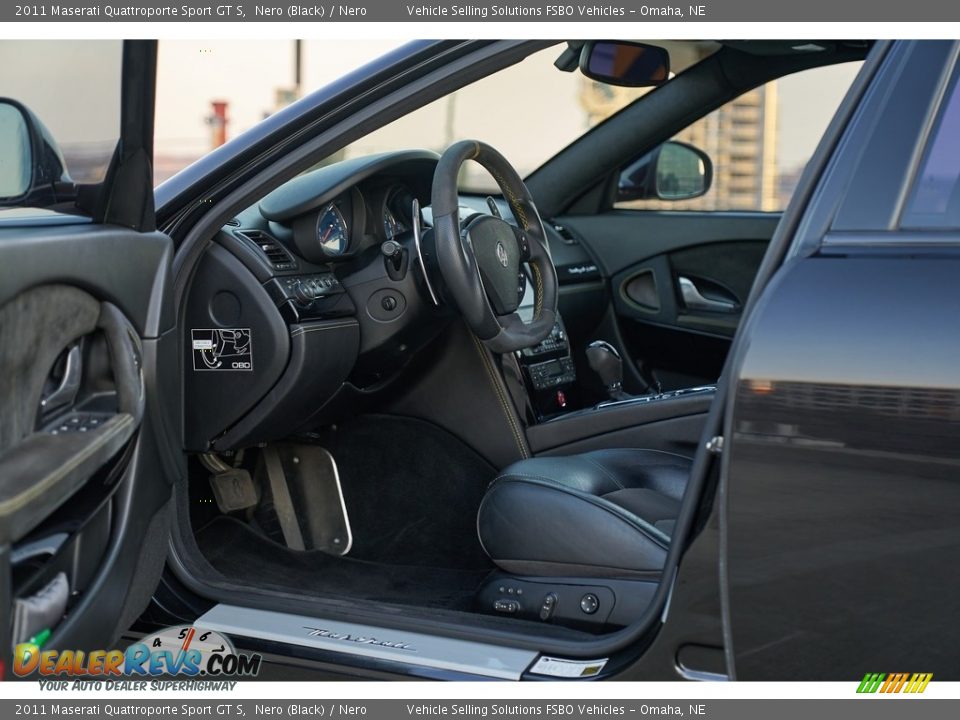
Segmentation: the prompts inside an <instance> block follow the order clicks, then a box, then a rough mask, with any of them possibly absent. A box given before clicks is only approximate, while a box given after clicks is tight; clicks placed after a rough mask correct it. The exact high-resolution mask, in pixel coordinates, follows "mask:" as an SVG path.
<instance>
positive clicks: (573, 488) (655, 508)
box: [477, 449, 692, 577]
mask: <svg viewBox="0 0 960 720" xmlns="http://www.w3.org/2000/svg"><path fill="white" fill-rule="evenodd" d="M691 464H692V461H691V460H690V459H689V458H686V457H683V456H680V455H674V454H672V453H667V452H659V451H652V450H632V449H618V450H600V451H595V452H590V453H584V454H582V455H572V456H568V457H540V458H530V459H526V460H521V461H519V462H516V463H513V464H512V465H510V466H509V467H507V468H506V469H504V471H503V472H502V473H501V474H500V475H499V476H498V477H497V478H496V479H495V480H494V481H493V482H492V483H491V484H490V487H489V488H488V490H487V493H486V495H485V496H484V499H483V501H482V503H481V505H480V509H479V512H478V515H477V532H478V534H479V536H480V542H481V544H482V545H483V548H484V550H485V551H486V552H487V554H488V555H489V556H490V557H491V559H492V560H493V561H494V562H495V563H497V564H498V565H499V566H500V567H501V568H503V569H504V570H507V571H510V568H514V570H516V568H519V567H523V568H526V569H527V571H531V568H533V569H535V568H537V567H542V568H544V572H548V569H549V572H550V573H552V574H557V573H558V572H559V570H562V569H564V568H565V569H566V572H567V574H569V575H571V576H574V577H612V576H624V577H628V576H629V577H633V576H642V575H648V574H650V573H654V572H658V571H659V570H660V569H661V568H662V566H663V562H664V560H665V558H666V551H667V548H668V547H669V543H670V537H669V531H671V530H672V528H673V522H674V521H675V519H676V515H677V513H678V512H679V509H680V499H681V498H682V495H683V490H684V487H685V485H686V481H687V477H688V475H689V472H690V467H691Z"/></svg>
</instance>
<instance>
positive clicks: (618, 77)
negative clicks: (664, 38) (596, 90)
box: [580, 40, 670, 87]
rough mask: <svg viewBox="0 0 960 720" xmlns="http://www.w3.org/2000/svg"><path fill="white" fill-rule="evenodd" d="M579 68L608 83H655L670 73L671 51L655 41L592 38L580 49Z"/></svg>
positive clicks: (663, 80)
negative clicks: (599, 39) (600, 39)
mask: <svg viewBox="0 0 960 720" xmlns="http://www.w3.org/2000/svg"><path fill="white" fill-rule="evenodd" d="M580 72H582V73H583V74H584V75H586V76H587V77H588V78H590V79H591V80H597V81H599V82H602V83H607V84H608V85H620V86H623V87H655V86H657V85H662V84H663V83H665V82H666V81H667V79H668V78H669V77H670V54H669V53H668V52H667V51H666V50H664V49H663V48H661V47H657V46H656V45H646V44H644V43H637V42H629V41H626V40H603V41H593V40H592V41H590V42H588V43H585V44H584V46H583V48H582V50H581V51H580Z"/></svg>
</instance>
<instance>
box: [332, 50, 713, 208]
mask: <svg viewBox="0 0 960 720" xmlns="http://www.w3.org/2000/svg"><path fill="white" fill-rule="evenodd" d="M653 44H654V45H659V46H663V47H665V48H666V49H667V50H668V51H669V52H670V70H671V76H675V75H677V74H679V73H681V72H683V71H684V70H686V69H687V68H689V67H690V66H692V65H694V64H696V63H698V62H700V61H701V60H703V59H704V58H706V57H708V56H709V55H711V54H713V53H714V52H716V50H717V48H718V47H719V46H718V45H717V44H716V43H711V42H654V43H653ZM562 48H563V46H562V45H553V46H551V47H549V48H547V49H545V50H541V51H539V52H536V53H533V54H532V55H530V56H529V57H527V58H525V59H524V60H523V61H521V62H519V63H517V64H516V65H512V66H510V67H508V68H505V69H503V70H501V71H500V72H497V73H494V74H493V75H490V76H488V77H485V78H483V79H482V80H479V81H477V82H475V83H473V84H471V85H468V86H466V87H464V88H462V89H460V90H458V91H456V92H454V93H451V94H449V95H446V96H444V97H442V98H440V99H439V100H436V101H434V102H432V103H430V104H428V105H425V106H424V107H422V108H419V109H418V110H415V111H413V112H411V113H409V114H407V115H405V116H403V117H401V118H399V119H398V120H396V121H395V122H392V123H390V124H389V125H386V126H384V127H382V128H380V129H379V130H376V131H374V132H372V133H370V134H369V135H367V136H365V137H363V138H361V139H360V140H357V141H356V142H354V143H352V144H350V145H348V146H347V147H346V148H344V149H343V150H342V151H341V152H339V153H338V154H337V155H336V156H334V157H332V158H330V159H329V161H334V160H339V159H344V158H349V157H356V156H359V155H367V154H372V153H378V152H385V151H389V150H397V149H399V148H426V149H430V150H435V151H437V152H443V151H444V150H445V149H446V148H447V147H449V146H450V145H452V144H453V143H455V142H458V141H460V140H466V139H476V140H483V141H484V142H486V143H488V144H489V145H492V146H493V147H494V148H496V149H497V150H498V151H500V153H502V154H503V155H504V156H505V157H507V158H509V159H510V163H511V164H512V165H513V166H514V167H515V168H516V169H517V172H519V173H520V176H521V177H526V176H527V175H528V174H530V173H531V172H533V171H534V170H536V169H537V168H538V167H540V166H541V165H542V164H543V163H545V162H546V161H547V160H549V159H550V158H551V157H553V156H554V155H555V154H556V153H558V152H559V151H560V150H562V149H563V148H564V147H566V146H567V145H569V144H570V143H571V142H573V141H574V140H576V139H577V138H578V137H580V136H581V135H583V133H585V132H586V131H587V130H589V129H590V128H591V127H593V126H594V125H596V124H597V123H598V122H600V121H601V120H603V119H604V118H606V117H608V116H610V115H612V114H614V113H615V112H618V111H619V110H621V109H622V108H624V107H625V106H627V105H629V104H630V103H632V102H633V101H635V100H636V99H638V98H639V97H641V96H643V95H644V94H646V93H647V92H649V91H650V88H623V87H614V86H611V85H607V84H605V83H601V82H596V81H594V80H591V79H589V78H587V77H585V76H584V75H582V74H581V73H580V72H578V71H574V72H569V73H568V72H561V71H559V70H557V68H556V67H555V66H554V61H556V59H557V58H558V56H559V55H560V52H561V50H562ZM668 82H669V81H668ZM460 187H461V188H462V189H464V190H465V191H467V192H476V193H488V192H494V193H499V188H498V187H497V185H496V183H495V182H494V181H493V178H491V177H490V176H489V174H488V173H487V172H486V171H485V170H484V169H483V168H481V167H480V166H479V165H476V164H475V163H465V164H464V165H463V168H462V170H461V176H460Z"/></svg>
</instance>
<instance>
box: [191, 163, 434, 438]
mask: <svg viewBox="0 0 960 720" xmlns="http://www.w3.org/2000/svg"><path fill="white" fill-rule="evenodd" d="M438 160H439V156H438V155H437V154H436V153H433V152H429V151H423V150H413V151H401V152H395V153H386V154H381V155H371V156H366V157H360V158H353V159H349V160H345V161H342V162H337V163H333V164H330V165H325V166H322V167H317V168H314V169H311V170H309V171H308V172H305V173H303V174H302V175H299V176H297V177H296V178H294V179H292V180H290V181H288V182H287V183H285V184H284V185H282V186H280V187H279V188H277V189H276V190H274V191H273V192H271V193H270V194H269V195H267V196H266V197H264V198H263V199H261V200H260V201H259V202H258V203H257V204H256V205H253V206H251V207H249V208H247V209H245V210H243V211H242V212H240V213H238V215H237V216H236V217H235V218H234V219H232V220H231V221H230V222H229V223H227V224H226V225H224V227H223V228H222V229H221V231H220V233H219V234H218V235H217V237H216V238H215V241H214V243H213V244H212V245H211V246H210V248H208V250H207V251H206V253H205V254H204V256H203V258H202V259H201V261H200V263H199V265H198V268H197V270H196V272H195V275H194V277H193V280H192V282H191V286H190V289H189V292H188V295H187V303H186V310H185V313H186V321H185V323H184V327H185V333H186V337H185V338H184V348H185V350H184V354H185V357H184V367H185V381H184V388H185V392H186V397H187V403H186V404H187V406H188V407H187V410H186V414H185V439H186V445H187V447H188V449H190V450H194V451H204V452H205V451H209V450H224V449H232V448H238V447H243V446H245V445H248V444H250V443H251V442H264V441H267V440H271V439H275V438H279V437H283V436H285V435H288V434H290V433H291V432H293V431H294V430H296V428H297V427H298V426H299V425H301V424H302V423H303V422H305V421H306V420H309V419H311V418H312V417H314V416H315V415H316V414H317V412H318V411H320V410H321V409H322V408H323V407H324V405H325V404H329V403H330V402H331V401H332V400H333V399H334V397H335V396H337V397H338V399H339V400H340V401H342V402H347V400H346V398H348V397H350V396H359V395H365V394H371V393H375V392H378V391H379V389H381V388H382V387H384V386H386V385H388V384H389V383H390V382H391V381H392V380H394V379H395V378H396V377H397V376H398V375H399V374H400V372H401V371H402V369H403V368H404V367H406V366H407V364H408V363H409V361H410V360H411V359H412V358H413V357H414V356H415V355H416V353H417V352H418V351H419V350H420V349H422V348H423V347H424V346H425V345H426V344H427V343H429V342H430V340H432V339H433V338H434V337H436V336H437V335H438V334H439V333H440V332H441V331H442V330H443V328H444V327H445V326H446V325H447V323H449V321H450V320H451V318H452V317H453V311H452V309H451V308H450V307H449V306H447V305H446V304H443V303H440V302H438V301H437V295H438V293H439V292H440V289H439V288H435V287H434V285H437V284H438V283H439V278H438V277H437V276H436V275H435V273H431V272H430V271H429V268H430V267H431V263H432V254H431V250H430V246H429V243H430V241H431V230H430V227H429V213H426V214H425V217H421V218H420V224H419V225H418V229H422V237H421V234H417V233H414V225H415V222H414V217H413V214H414V206H415V203H416V204H418V205H420V206H424V207H426V206H429V203H430V193H431V186H432V181H433V173H434V170H435V168H436V164H437V161H438ZM421 239H422V240H424V241H425V242H424V244H421V242H420V241H421ZM431 277H433V278H434V279H433V280H432V283H433V284H431V279H430V278H431ZM235 337H242V338H244V345H243V347H244V348H245V349H246V352H245V355H244V356H243V357H242V358H233V357H228V354H229V352H230V351H231V348H233V347H235V346H236V343H234V344H233V345H230V343H229V342H226V340H229V339H230V338H235ZM221 339H224V340H225V342H221ZM211 346H212V347H213V349H212V350H211V349H209V348H211ZM202 348H207V349H205V350H202ZM220 348H225V350H224V351H221V350H220ZM201 350H202V352H201ZM198 358H199V359H198Z"/></svg>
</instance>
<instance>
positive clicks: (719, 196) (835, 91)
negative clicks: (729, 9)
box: [614, 62, 861, 212]
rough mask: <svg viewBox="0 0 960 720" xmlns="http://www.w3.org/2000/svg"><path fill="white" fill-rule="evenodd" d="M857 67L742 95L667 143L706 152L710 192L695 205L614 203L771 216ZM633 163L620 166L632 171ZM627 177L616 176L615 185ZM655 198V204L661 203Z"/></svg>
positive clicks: (810, 73)
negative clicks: (710, 168)
mask: <svg viewBox="0 0 960 720" xmlns="http://www.w3.org/2000/svg"><path fill="white" fill-rule="evenodd" d="M860 65H861V63H859V62H853V63H845V64H842V65H833V66H827V67H822V68H814V69H812V70H806V71H804V72H800V73H796V74H794V75H788V76H786V77H783V78H780V79H778V80H774V81H772V82H769V83H767V84H766V85H763V86H761V87H759V88H756V89H754V90H751V91H749V92H747V93H744V94H743V95H741V96H740V97H738V98H736V99H734V100H732V101H731V102H729V103H727V104H726V105H724V106H723V107H721V108H719V109H718V110H715V111H714V112H712V113H710V114H709V115H707V116H706V117H704V118H702V119H700V120H698V121H697V122H695V123H693V124H692V125H690V126H689V127H687V128H686V129H684V130H683V131H681V132H679V133H677V135H676V136H675V137H674V138H673V139H674V140H676V141H679V142H683V143H687V144H689V145H692V146H694V147H695V148H698V149H700V150H702V151H703V152H705V153H706V155H707V156H708V157H709V158H710V161H711V163H712V165H713V179H712V183H711V185H710V188H709V190H707V192H706V193H705V194H703V195H701V196H699V197H696V198H693V199H681V200H670V199H642V200H636V199H633V200H624V201H618V202H616V203H615V205H614V206H615V207H617V208H629V209H637V210H700V211H747V212H777V211H780V210H783V209H784V208H785V207H786V205H787V203H788V202H789V200H790V197H791V195H792V194H793V191H794V189H795V188H796V185H797V181H798V180H799V179H800V174H801V173H802V172H803V169H804V167H805V166H806V164H807V161H809V159H810V157H811V156H812V155H813V152H814V150H815V149H816V147H817V144H818V143H819V142H820V138H821V137H822V135H823V133H824V131H825V130H826V128H827V124H828V123H829V122H830V120H831V118H832V117H833V114H834V112H836V109H837V107H838V106H839V105H840V101H841V100H842V99H843V96H844V95H845V94H846V92H847V89H848V88H849V87H850V84H851V83H852V82H853V78H854V76H855V75H856V74H857V72H858V71H859V69H860ZM634 162H635V161H633V160H631V162H630V163H627V164H626V165H625V166H624V169H625V173H626V171H628V170H630V169H632V168H633V167H635V166H634ZM626 180H627V176H626V175H624V176H623V177H621V186H623V184H624V182H625V181H626ZM665 197H666V195H665V194H664V193H662V192H661V193H660V198H665Z"/></svg>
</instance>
